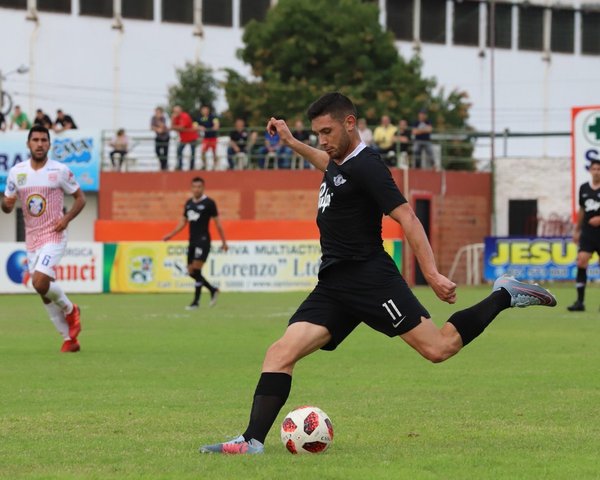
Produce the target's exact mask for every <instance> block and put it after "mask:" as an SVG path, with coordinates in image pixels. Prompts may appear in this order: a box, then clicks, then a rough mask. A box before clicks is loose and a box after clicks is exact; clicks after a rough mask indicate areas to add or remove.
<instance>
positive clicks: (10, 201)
mask: <svg viewBox="0 0 600 480" xmlns="http://www.w3.org/2000/svg"><path fill="white" fill-rule="evenodd" d="M15 203H17V197H7V196H4V197H3V198H2V211H3V212H4V213H10V212H12V211H13V208H15Z"/></svg>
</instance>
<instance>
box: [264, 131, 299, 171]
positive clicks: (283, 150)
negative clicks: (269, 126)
mask: <svg viewBox="0 0 600 480" xmlns="http://www.w3.org/2000/svg"><path fill="white" fill-rule="evenodd" d="M291 152H292V151H291V149H290V148H289V147H286V146H285V145H284V144H283V143H281V138H280V137H279V134H278V133H277V132H275V133H274V134H270V133H269V132H268V131H265V144H264V146H263V147H262V149H261V154H262V156H261V158H259V159H258V167H259V168H265V167H268V161H269V160H270V159H272V160H273V168H280V167H282V168H283V165H287V167H288V168H289V166H290V157H291Z"/></svg>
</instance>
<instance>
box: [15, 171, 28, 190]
mask: <svg viewBox="0 0 600 480" xmlns="http://www.w3.org/2000/svg"><path fill="white" fill-rule="evenodd" d="M25 182H27V174H26V173H17V185H18V186H19V187H22V186H23V185H25Z"/></svg>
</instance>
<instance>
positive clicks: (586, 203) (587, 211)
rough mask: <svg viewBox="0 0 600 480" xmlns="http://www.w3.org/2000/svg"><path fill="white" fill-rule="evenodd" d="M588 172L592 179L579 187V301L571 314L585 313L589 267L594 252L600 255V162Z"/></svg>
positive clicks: (577, 239) (569, 307) (571, 310)
mask: <svg viewBox="0 0 600 480" xmlns="http://www.w3.org/2000/svg"><path fill="white" fill-rule="evenodd" d="M588 170H589V172H590V175H591V176H592V179H591V181H590V182H585V183H583V184H581V186H580V187H579V211H578V212H577V224H576V225H575V231H574V232H573V241H574V242H575V243H577V244H578V245H579V253H578V254H577V277H576V279H575V287H576V288H577V300H576V301H575V303H573V305H570V306H568V307H567V310H569V311H570V312H583V311H585V304H584V303H583V301H584V298H585V285H586V283H587V267H588V264H589V263H590V258H592V255H593V254H594V252H596V253H598V255H600V160H593V161H592V162H591V163H590V165H589V167H588Z"/></svg>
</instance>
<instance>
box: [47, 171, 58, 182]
mask: <svg viewBox="0 0 600 480" xmlns="http://www.w3.org/2000/svg"><path fill="white" fill-rule="evenodd" d="M57 180H58V173H49V174H48V181H49V182H56V181H57Z"/></svg>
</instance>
